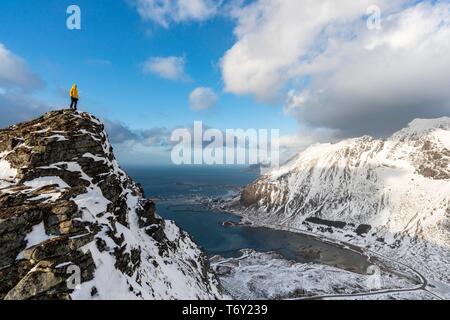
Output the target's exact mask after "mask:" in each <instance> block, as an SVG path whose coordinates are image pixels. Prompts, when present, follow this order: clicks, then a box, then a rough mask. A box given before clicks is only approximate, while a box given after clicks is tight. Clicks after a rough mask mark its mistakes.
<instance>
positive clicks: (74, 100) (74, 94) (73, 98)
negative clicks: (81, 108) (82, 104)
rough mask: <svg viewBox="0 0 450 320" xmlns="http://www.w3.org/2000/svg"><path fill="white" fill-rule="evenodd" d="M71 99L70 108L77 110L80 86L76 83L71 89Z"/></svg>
mask: <svg viewBox="0 0 450 320" xmlns="http://www.w3.org/2000/svg"><path fill="white" fill-rule="evenodd" d="M70 99H71V103H70V109H73V110H77V104H78V88H77V85H76V84H74V85H73V86H72V88H71V89H70Z"/></svg>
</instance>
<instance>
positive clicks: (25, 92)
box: [0, 43, 49, 128]
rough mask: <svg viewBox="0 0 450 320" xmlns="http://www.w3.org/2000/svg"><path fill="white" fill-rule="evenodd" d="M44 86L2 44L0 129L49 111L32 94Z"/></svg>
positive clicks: (0, 55)
mask: <svg viewBox="0 0 450 320" xmlns="http://www.w3.org/2000/svg"><path fill="white" fill-rule="evenodd" d="M44 85H45V83H44V81H43V80H42V79H41V78H40V77H39V76H38V75H36V74H34V73H33V72H32V71H31V70H30V69H29V67H28V65H27V63H26V61H25V60H24V59H22V58H21V57H19V56H17V55H16V54H14V53H13V52H11V51H10V50H8V49H7V48H6V47H5V46H4V45H3V44H1V43H0V112H1V117H0V128H2V127H6V126H8V125H12V124H14V123H17V122H22V121H25V120H28V119H31V118H33V117H35V116H37V115H40V114H42V113H43V112H46V111H48V110H49V107H48V106H47V105H45V104H42V103H40V102H39V101H37V100H36V99H34V98H33V97H32V95H31V92H32V91H34V90H37V89H40V88H43V87H44Z"/></svg>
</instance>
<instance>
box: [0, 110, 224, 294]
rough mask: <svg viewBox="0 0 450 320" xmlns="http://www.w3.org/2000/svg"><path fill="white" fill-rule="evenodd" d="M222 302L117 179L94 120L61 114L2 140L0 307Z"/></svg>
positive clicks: (136, 193) (182, 238) (173, 233)
mask: <svg viewBox="0 0 450 320" xmlns="http://www.w3.org/2000/svg"><path fill="white" fill-rule="evenodd" d="M222 297H223V296H222V293H221V289H220V285H219V283H218V282H217V280H216V278H215V276H214V274H213V273H212V272H211V271H210V268H209V265H208V260H207V258H206V256H205V255H204V254H203V253H202V252H201V251H200V250H199V248H198V247H197V246H196V245H195V244H194V243H193V242H192V240H191V239H190V237H189V236H188V235H187V234H186V233H185V232H183V231H181V230H180V229H179V228H178V227H177V226H176V225H175V224H174V223H173V222H169V221H164V220H163V219H161V218H160V217H159V216H158V215H157V214H156V212H155V205H154V204H153V202H151V201H150V200H146V199H145V198H144V195H143V190H142V189H141V188H140V187H139V186H138V185H137V184H136V183H135V182H133V181H132V180H131V179H130V178H129V177H128V176H127V174H126V173H125V172H124V171H122V170H121V169H120V167H119V165H118V163H117V161H116V159H115V158H114V154H113V150H112V147H111V146H110V144H109V142H108V138H107V135H106V133H105V131H104V126H103V124H102V123H101V122H100V121H99V120H98V119H96V118H94V117H93V116H91V115H89V114H87V113H78V112H74V111H69V110H62V111H55V112H49V113H47V114H45V115H44V116H42V117H41V118H38V119H36V120H33V121H30V122H27V123H23V124H18V125H15V126H12V127H10V128H8V129H5V130H0V298H4V299H91V298H93V299H215V298H222Z"/></svg>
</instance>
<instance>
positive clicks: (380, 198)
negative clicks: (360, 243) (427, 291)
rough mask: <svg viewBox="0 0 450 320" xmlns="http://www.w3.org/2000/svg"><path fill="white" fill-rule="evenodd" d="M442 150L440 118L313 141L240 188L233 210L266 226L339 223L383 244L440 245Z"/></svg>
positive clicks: (449, 121)
mask: <svg viewBox="0 0 450 320" xmlns="http://www.w3.org/2000/svg"><path fill="white" fill-rule="evenodd" d="M449 145H450V118H448V117H442V118H438V119H416V120H414V121H412V122H411V123H410V124H409V126H408V127H407V128H404V129H402V130H400V131H398V132H397V133H394V134H393V135H392V136H391V137H389V138H387V139H376V138H373V137H369V136H364V137H360V138H353V139H347V140H344V141H341V142H338V143H335V144H316V145H313V146H311V147H309V148H307V149H306V150H304V151H302V152H300V153H299V154H298V155H297V156H296V157H294V158H293V159H291V160H290V161H289V162H288V163H286V164H285V165H283V166H281V167H280V168H278V169H275V170H272V171H271V172H269V173H268V174H266V175H264V176H263V177H261V178H260V179H258V180H256V181H255V182H253V183H251V184H250V185H248V186H247V187H245V188H244V190H243V191H242V193H241V195H240V199H239V205H240V206H242V207H243V210H244V215H245V216H246V217H248V218H251V219H254V220H259V221H263V222H266V224H268V225H270V224H277V225H281V226H288V225H291V226H295V227H298V228H300V229H301V228H303V229H305V228H306V226H305V225H306V224H308V221H306V220H307V219H308V218H309V219H311V218H313V219H314V218H315V219H322V220H324V221H334V222H336V221H343V222H345V223H347V224H353V225H355V227H357V226H358V225H361V224H362V225H370V226H371V228H372V229H373V230H372V231H371V232H370V233H369V235H370V234H373V236H374V237H376V238H381V237H382V236H383V235H387V234H389V235H390V236H392V239H390V241H389V243H394V242H395V240H397V239H398V238H400V237H401V236H403V235H407V236H412V237H421V238H424V239H433V241H436V242H437V243H443V244H446V245H447V244H450V236H449V234H450V232H449V231H450V228H448V227H447V224H448V221H449V219H448V217H449V216H450V211H449V210H450V209H449V207H450V206H449V195H450V167H449V163H450V146H449ZM424 212H426V214H425V213H424ZM369 235H368V236H369Z"/></svg>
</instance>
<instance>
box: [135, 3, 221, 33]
mask: <svg viewBox="0 0 450 320" xmlns="http://www.w3.org/2000/svg"><path fill="white" fill-rule="evenodd" d="M221 3H222V1H219V0H134V5H135V7H136V9H137V11H138V13H139V15H140V16H141V17H142V18H143V19H144V20H149V21H152V22H154V23H157V24H159V25H161V26H162V27H164V28H168V27H169V26H170V24H171V23H180V22H186V21H203V20H206V19H209V18H211V17H213V16H214V15H216V14H217V10H218V8H219V7H220V5H221Z"/></svg>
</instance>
